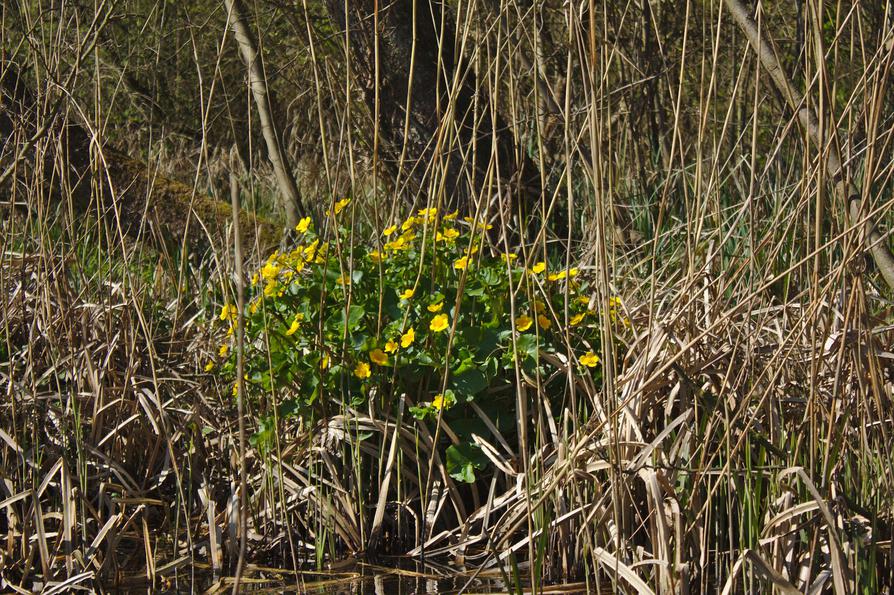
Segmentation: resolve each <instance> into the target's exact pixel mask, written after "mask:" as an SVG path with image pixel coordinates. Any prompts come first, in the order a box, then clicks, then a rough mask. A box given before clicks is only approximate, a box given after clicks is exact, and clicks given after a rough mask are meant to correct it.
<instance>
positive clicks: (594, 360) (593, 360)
mask: <svg viewBox="0 0 894 595" xmlns="http://www.w3.org/2000/svg"><path fill="white" fill-rule="evenodd" d="M579 361H580V363H581V364H583V365H584V366H587V367H588V368H595V367H596V365H597V364H598V363H599V356H598V355H596V354H595V353H593V352H592V351H588V352H586V353H585V354H583V355H582V356H580V358H579Z"/></svg>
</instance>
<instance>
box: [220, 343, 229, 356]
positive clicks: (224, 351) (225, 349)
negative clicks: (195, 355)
mask: <svg viewBox="0 0 894 595" xmlns="http://www.w3.org/2000/svg"><path fill="white" fill-rule="evenodd" d="M229 352H230V346H229V345H227V344H226V343H224V344H223V345H221V346H220V350H218V352H217V355H219V356H220V357H227V354H228V353H229Z"/></svg>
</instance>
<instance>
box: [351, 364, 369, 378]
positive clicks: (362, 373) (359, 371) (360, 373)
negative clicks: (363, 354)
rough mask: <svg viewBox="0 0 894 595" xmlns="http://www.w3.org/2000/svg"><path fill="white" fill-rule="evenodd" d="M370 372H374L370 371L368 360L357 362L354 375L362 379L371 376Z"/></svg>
mask: <svg viewBox="0 0 894 595" xmlns="http://www.w3.org/2000/svg"><path fill="white" fill-rule="evenodd" d="M370 374H372V372H370V371H369V364H368V363H366V362H360V363H358V364H357V367H355V368H354V376H356V377H357V378H360V379H361V380H362V379H364V378H369V377H370Z"/></svg>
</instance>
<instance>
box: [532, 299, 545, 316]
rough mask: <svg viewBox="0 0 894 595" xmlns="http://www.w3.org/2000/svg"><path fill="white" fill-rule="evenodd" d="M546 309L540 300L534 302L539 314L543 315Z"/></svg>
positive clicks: (535, 309)
mask: <svg viewBox="0 0 894 595" xmlns="http://www.w3.org/2000/svg"><path fill="white" fill-rule="evenodd" d="M545 308H546V304H544V303H543V302H541V301H540V300H534V311H535V312H537V313H538V314H543V310H544V309H545Z"/></svg>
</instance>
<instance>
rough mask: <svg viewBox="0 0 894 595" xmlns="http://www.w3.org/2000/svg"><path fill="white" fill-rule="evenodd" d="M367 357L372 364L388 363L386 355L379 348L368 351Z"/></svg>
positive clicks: (385, 364)
mask: <svg viewBox="0 0 894 595" xmlns="http://www.w3.org/2000/svg"><path fill="white" fill-rule="evenodd" d="M369 359H370V361H372V363H374V364H378V365H380V366H387V365H388V356H387V355H386V354H385V352H384V351H382V350H381V349H373V350H372V351H370V352H369Z"/></svg>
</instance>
